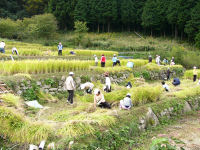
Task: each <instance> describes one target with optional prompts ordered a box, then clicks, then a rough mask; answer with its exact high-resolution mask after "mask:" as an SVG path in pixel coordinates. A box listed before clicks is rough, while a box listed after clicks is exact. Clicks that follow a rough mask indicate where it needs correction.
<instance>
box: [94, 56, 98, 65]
mask: <svg viewBox="0 0 200 150" xmlns="http://www.w3.org/2000/svg"><path fill="white" fill-rule="evenodd" d="M98 61H99V60H98V57H97V55H94V62H95V66H98Z"/></svg>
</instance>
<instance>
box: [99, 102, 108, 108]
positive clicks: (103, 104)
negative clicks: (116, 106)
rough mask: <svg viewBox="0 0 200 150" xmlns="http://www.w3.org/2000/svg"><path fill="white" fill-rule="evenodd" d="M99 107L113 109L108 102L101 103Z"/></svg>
mask: <svg viewBox="0 0 200 150" xmlns="http://www.w3.org/2000/svg"><path fill="white" fill-rule="evenodd" d="M99 107H101V108H108V109H111V106H110V104H108V103H107V102H103V103H100V104H99Z"/></svg>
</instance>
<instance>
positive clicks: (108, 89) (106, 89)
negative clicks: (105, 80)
mask: <svg viewBox="0 0 200 150" xmlns="http://www.w3.org/2000/svg"><path fill="white" fill-rule="evenodd" d="M104 91H105V92H107V93H109V92H111V86H110V88H109V87H108V86H107V85H106V88H105V89H104Z"/></svg>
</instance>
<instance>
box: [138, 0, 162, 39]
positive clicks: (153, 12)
mask: <svg viewBox="0 0 200 150" xmlns="http://www.w3.org/2000/svg"><path fill="white" fill-rule="evenodd" d="M160 18H161V16H160V14H159V13H158V11H157V2H156V0H147V2H146V3H145V6H144V9H143V13H142V25H143V26H144V27H146V28H150V29H151V36H152V34H153V29H154V30H155V29H156V28H157V27H158V26H159V25H160Z"/></svg>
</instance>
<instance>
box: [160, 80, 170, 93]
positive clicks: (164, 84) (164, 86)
mask: <svg viewBox="0 0 200 150" xmlns="http://www.w3.org/2000/svg"><path fill="white" fill-rule="evenodd" d="M162 85H163V88H164V89H165V91H166V92H169V86H168V85H167V84H166V83H165V81H163V82H162Z"/></svg>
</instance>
